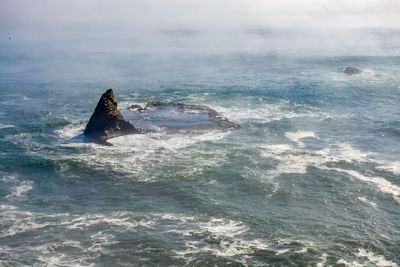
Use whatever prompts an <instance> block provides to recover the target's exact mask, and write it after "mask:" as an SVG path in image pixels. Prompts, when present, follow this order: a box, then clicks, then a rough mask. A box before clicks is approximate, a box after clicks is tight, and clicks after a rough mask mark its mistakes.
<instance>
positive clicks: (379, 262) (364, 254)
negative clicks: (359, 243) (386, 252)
mask: <svg viewBox="0 0 400 267" xmlns="http://www.w3.org/2000/svg"><path fill="white" fill-rule="evenodd" d="M357 256H358V257H360V258H367V259H368V261H369V262H370V263H373V264H375V265H376V266H378V267H397V266H398V265H397V264H396V263H395V262H392V261H389V260H386V259H385V257H383V256H381V255H376V254H374V253H373V252H371V251H367V250H365V249H359V250H358V253H357Z"/></svg>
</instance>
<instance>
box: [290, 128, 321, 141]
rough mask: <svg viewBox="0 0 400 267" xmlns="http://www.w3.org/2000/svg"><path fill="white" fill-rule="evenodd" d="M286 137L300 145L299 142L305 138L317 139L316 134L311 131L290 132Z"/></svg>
mask: <svg viewBox="0 0 400 267" xmlns="http://www.w3.org/2000/svg"><path fill="white" fill-rule="evenodd" d="M285 136H286V137H287V138H289V139H290V140H292V141H293V142H296V143H299V141H300V140H301V139H304V138H316V135H315V133H314V132H311V131H297V132H290V133H286V134H285Z"/></svg>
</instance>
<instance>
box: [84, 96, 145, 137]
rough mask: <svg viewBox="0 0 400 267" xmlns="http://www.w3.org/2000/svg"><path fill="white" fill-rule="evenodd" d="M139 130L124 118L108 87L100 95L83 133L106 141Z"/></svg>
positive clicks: (138, 131)
mask: <svg viewBox="0 0 400 267" xmlns="http://www.w3.org/2000/svg"><path fill="white" fill-rule="evenodd" d="M140 132H141V131H140V129H138V128H136V127H135V126H133V125H132V124H131V123H130V122H128V121H126V120H125V119H124V117H123V116H122V113H121V112H120V110H119V109H118V105H117V102H116V101H115V98H114V93H113V90H112V89H108V90H107V92H105V93H104V94H103V95H102V96H101V97H100V100H99V102H98V103H97V106H96V109H95V110H94V112H93V114H92V116H91V117H90V120H89V122H88V123H87V125H86V129H85V131H84V134H85V136H86V137H88V138H90V139H93V140H95V141H97V142H100V143H106V140H107V139H109V138H113V137H117V136H121V135H127V134H135V133H140Z"/></svg>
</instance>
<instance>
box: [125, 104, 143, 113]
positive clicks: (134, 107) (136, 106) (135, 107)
mask: <svg viewBox="0 0 400 267" xmlns="http://www.w3.org/2000/svg"><path fill="white" fill-rule="evenodd" d="M128 109H129V110H130V111H135V110H136V111H140V112H142V111H144V110H145V109H144V108H143V107H142V106H141V105H131V106H130V107H129V108H128Z"/></svg>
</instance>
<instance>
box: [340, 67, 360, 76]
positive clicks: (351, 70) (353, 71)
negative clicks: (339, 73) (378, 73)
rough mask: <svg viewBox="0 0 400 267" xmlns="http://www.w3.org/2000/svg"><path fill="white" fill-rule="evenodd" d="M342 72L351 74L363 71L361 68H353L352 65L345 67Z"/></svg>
mask: <svg viewBox="0 0 400 267" xmlns="http://www.w3.org/2000/svg"><path fill="white" fill-rule="evenodd" d="M343 72H344V73H346V74H348V75H353V74H360V73H362V72H363V71H362V70H361V69H358V68H354V67H346V68H345V69H344V71H343Z"/></svg>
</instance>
